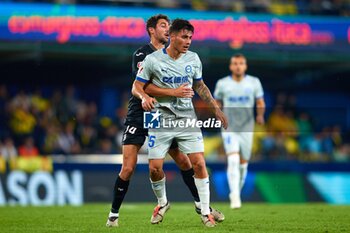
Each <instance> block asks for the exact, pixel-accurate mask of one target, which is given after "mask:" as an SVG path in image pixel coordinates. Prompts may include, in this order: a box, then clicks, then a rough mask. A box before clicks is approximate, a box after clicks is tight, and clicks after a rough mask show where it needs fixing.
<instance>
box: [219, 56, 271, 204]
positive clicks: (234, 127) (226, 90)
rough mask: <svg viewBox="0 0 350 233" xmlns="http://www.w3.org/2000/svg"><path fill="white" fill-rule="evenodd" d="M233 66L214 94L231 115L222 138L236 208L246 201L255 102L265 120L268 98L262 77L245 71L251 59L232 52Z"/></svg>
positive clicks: (228, 177)
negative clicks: (266, 97) (242, 192)
mask: <svg viewBox="0 0 350 233" xmlns="http://www.w3.org/2000/svg"><path fill="white" fill-rule="evenodd" d="M229 68H230V71H231V72H232V74H231V75H229V76H226V77H224V78H222V79H219V80H218V82H217V83H216V87H215V91H214V97H215V98H216V99H217V100H220V101H222V104H223V107H224V112H225V114H226V115H227V116H228V119H229V128H228V129H227V130H223V131H222V138H223V144H224V148H225V152H226V155H227V179H228V184H229V188H230V201H231V208H233V209H236V208H240V207H241V205H242V204H241V197H240V195H241V189H242V187H243V185H244V182H245V179H246V176H247V168H248V161H249V159H250V157H251V150H252V143H253V130H254V105H255V103H256V112H257V116H256V122H257V123H258V124H264V113H265V101H264V98H263V97H264V91H263V88H262V86H261V83H260V81H259V79H258V78H256V77H253V76H250V75H247V74H245V72H246V70H247V60H246V58H245V57H244V55H242V54H236V55H234V56H232V57H231V61H230V67H229Z"/></svg>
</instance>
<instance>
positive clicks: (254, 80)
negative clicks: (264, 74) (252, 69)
mask: <svg viewBox="0 0 350 233" xmlns="http://www.w3.org/2000/svg"><path fill="white" fill-rule="evenodd" d="M245 79H246V80H247V81H250V82H258V81H259V78H258V77H256V76H253V75H249V74H246V75H245Z"/></svg>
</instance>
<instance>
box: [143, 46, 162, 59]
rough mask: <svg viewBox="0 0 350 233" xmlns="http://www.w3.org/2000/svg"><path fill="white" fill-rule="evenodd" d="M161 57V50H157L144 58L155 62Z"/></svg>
mask: <svg viewBox="0 0 350 233" xmlns="http://www.w3.org/2000/svg"><path fill="white" fill-rule="evenodd" d="M162 55H163V49H159V50H157V51H154V52H153V53H151V54H148V55H147V56H146V57H147V59H148V60H152V61H157V60H162V58H161V57H162Z"/></svg>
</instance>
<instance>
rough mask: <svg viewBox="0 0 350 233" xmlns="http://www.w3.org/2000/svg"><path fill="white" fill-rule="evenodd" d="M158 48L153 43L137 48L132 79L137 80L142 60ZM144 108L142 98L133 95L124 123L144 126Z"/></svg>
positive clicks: (133, 57)
mask: <svg viewBox="0 0 350 233" xmlns="http://www.w3.org/2000/svg"><path fill="white" fill-rule="evenodd" d="M156 50H157V49H156V48H155V47H154V46H153V45H152V44H147V45H144V46H142V47H141V48H139V49H137V50H136V51H135V52H134V54H133V56H132V79H133V80H135V78H136V74H137V71H138V69H139V66H140V65H141V63H142V61H143V60H144V59H145V57H146V56H147V55H148V54H151V53H153V52H154V51H156ZM143 112H144V110H143V108H142V105H141V100H140V99H138V98H136V97H135V96H133V95H132V96H131V98H130V99H129V104H128V113H127V116H126V119H125V123H124V125H132V126H135V127H137V128H143Z"/></svg>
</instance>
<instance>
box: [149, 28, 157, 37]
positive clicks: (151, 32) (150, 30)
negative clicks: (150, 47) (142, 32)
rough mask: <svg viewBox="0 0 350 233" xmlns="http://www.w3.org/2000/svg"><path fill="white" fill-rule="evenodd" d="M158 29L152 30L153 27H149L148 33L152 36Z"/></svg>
mask: <svg viewBox="0 0 350 233" xmlns="http://www.w3.org/2000/svg"><path fill="white" fill-rule="evenodd" d="M155 30H156V29H155V28H152V27H149V28H148V31H149V34H150V35H152V34H153V33H154V31H155Z"/></svg>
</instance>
